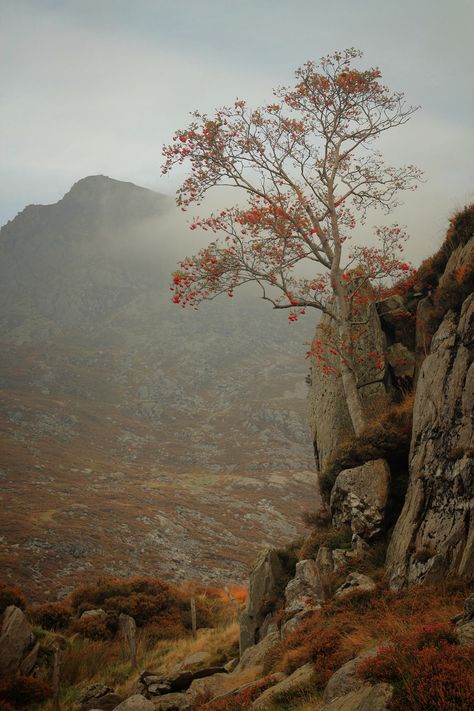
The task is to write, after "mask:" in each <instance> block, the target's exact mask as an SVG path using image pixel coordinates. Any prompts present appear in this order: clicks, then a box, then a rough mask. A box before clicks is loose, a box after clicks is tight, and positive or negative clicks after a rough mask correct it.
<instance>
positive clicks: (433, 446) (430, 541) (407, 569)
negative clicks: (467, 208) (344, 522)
mask: <svg viewBox="0 0 474 711" xmlns="http://www.w3.org/2000/svg"><path fill="white" fill-rule="evenodd" d="M473 344H474V295H471V296H469V297H468V298H467V299H466V301H465V302H464V304H463V307H462V310H461V314H460V316H456V314H454V313H453V312H449V313H448V314H447V315H446V316H445V318H444V319H443V322H442V323H441V325H440V327H439V329H438V331H437V332H436V334H435V335H434V337H433V341H432V344H431V350H430V354H429V355H428V357H427V358H426V359H425V361H424V363H423V365H422V367H421V370H420V374H419V377H418V383H417V389H416V395H415V403H414V411H413V435H412V443H411V450H410V478H409V483H408V490H407V495H406V498H405V504H404V506H403V510H402V512H401V514H400V517H399V519H398V521H397V524H396V526H395V529H394V532H393V535H392V538H391V541H390V545H389V548H388V552H387V575H388V577H389V580H390V585H391V587H392V588H395V589H398V588H400V587H402V586H403V585H406V584H412V583H420V582H424V581H426V582H433V583H435V582H437V581H439V580H441V579H443V578H445V577H446V576H447V575H459V576H462V577H465V578H469V577H470V576H472V574H473V573H474V515H473V505H474V458H473V456H472V452H473V450H472V442H473V420H472V406H473V402H474V364H473V362H472V347H473Z"/></svg>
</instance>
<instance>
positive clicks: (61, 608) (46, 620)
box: [28, 602, 72, 630]
mask: <svg viewBox="0 0 474 711" xmlns="http://www.w3.org/2000/svg"><path fill="white" fill-rule="evenodd" d="M28 613H29V616H30V618H31V620H32V622H33V623H34V624H36V625H40V626H41V627H43V628H44V629H46V630H60V629H64V627H67V626H68V624H69V623H70V621H71V618H72V610H71V608H70V607H68V606H67V605H65V604H64V603H62V602H51V603H46V604H44V605H34V606H33V607H30V608H29V610H28Z"/></svg>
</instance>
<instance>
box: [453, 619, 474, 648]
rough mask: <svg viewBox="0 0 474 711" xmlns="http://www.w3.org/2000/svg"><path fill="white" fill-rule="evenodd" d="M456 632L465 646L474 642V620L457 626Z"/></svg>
mask: <svg viewBox="0 0 474 711" xmlns="http://www.w3.org/2000/svg"><path fill="white" fill-rule="evenodd" d="M456 634H457V636H458V637H459V643H460V644H462V645H463V646H465V647H468V646H470V645H471V644H474V621H471V622H465V623H464V624H463V625H459V627H457V628H456Z"/></svg>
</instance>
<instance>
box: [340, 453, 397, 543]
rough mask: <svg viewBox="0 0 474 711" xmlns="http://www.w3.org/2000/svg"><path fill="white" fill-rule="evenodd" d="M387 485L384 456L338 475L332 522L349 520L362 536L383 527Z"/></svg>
mask: <svg viewBox="0 0 474 711" xmlns="http://www.w3.org/2000/svg"><path fill="white" fill-rule="evenodd" d="M389 486H390V469H389V467H388V464H387V462H386V461H385V459H375V460H373V461H370V462H366V463H365V464H362V466H360V467H354V468H353V469H344V471H342V472H340V474H339V475H338V477H337V479H336V481H335V484H334V487H333V489H332V492H331V514H332V521H333V524H334V525H335V526H336V527H338V528H341V527H342V526H344V525H345V524H348V525H349V526H350V527H351V529H352V532H353V534H355V535H358V536H360V537H361V538H363V539H364V540H370V539H371V538H374V537H375V536H377V535H378V534H379V533H380V532H381V531H382V529H383V525H384V520H385V511H386V507H387V501H388V494H389Z"/></svg>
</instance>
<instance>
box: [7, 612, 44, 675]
mask: <svg viewBox="0 0 474 711" xmlns="http://www.w3.org/2000/svg"><path fill="white" fill-rule="evenodd" d="M33 642H34V636H33V633H32V631H31V627H30V624H29V622H28V620H27V619H26V617H25V614H24V612H23V611H22V610H20V608H19V607H16V606H15V605H9V606H8V607H7V608H6V610H5V613H4V616H3V624H2V632H1V635H0V672H1V673H3V674H6V673H17V672H18V671H19V669H20V665H21V662H22V659H23V658H24V657H25V656H27V657H28V656H30V655H29V654H28V652H29V650H30V648H31V645H32V644H33ZM35 661H36V658H35ZM33 666H34V662H33Z"/></svg>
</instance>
